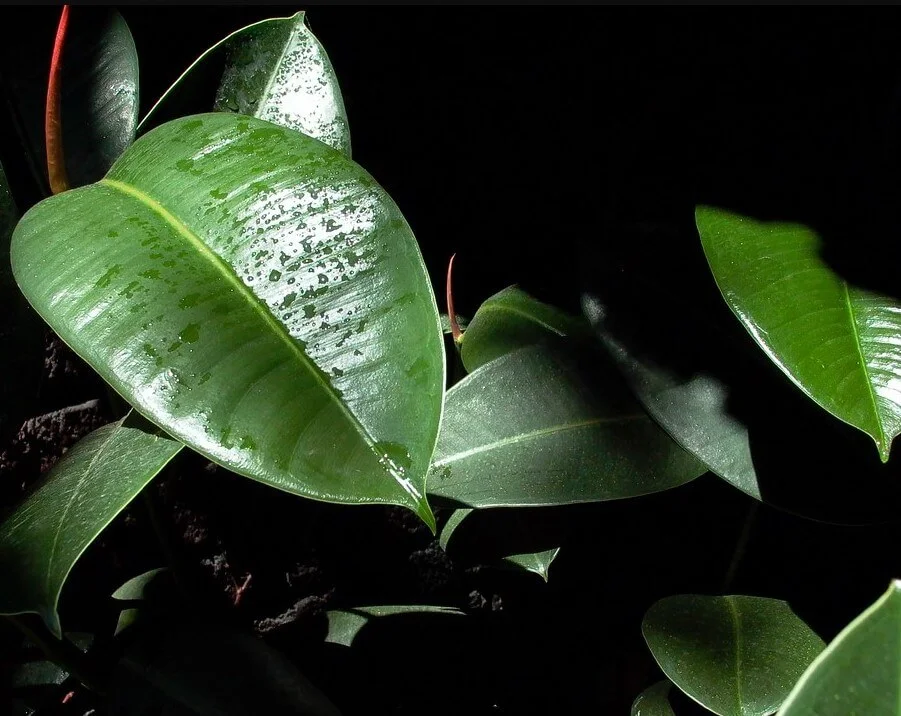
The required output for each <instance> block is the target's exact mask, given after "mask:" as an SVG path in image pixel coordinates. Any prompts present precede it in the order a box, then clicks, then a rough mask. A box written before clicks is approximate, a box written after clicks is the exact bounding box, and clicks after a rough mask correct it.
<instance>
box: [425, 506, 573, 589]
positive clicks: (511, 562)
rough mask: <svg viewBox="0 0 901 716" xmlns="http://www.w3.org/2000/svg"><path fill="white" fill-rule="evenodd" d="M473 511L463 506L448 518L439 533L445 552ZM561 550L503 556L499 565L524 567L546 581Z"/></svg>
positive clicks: (516, 567)
mask: <svg viewBox="0 0 901 716" xmlns="http://www.w3.org/2000/svg"><path fill="white" fill-rule="evenodd" d="M472 512H473V510H472V509H468V508H463V509H459V510H454V511H453V512H452V513H451V515H450V517H448V518H447V522H445V523H444V527H442V528H441V532H440V533H439V534H438V544H439V545H441V549H443V550H444V551H445V552H446V551H447V545H448V543H449V542H450V539H451V537H452V536H453V534H454V532H456V531H457V528H458V527H460V525H461V524H463V521H464V520H465V519H466V518H467V517H468V516H469V515H471V514H472ZM559 552H560V548H559V547H555V548H553V549H548V550H542V551H540V552H523V553H522V554H511V555H508V556H505V557H501V564H500V565H499V566H502V567H512V568H514V569H524V570H526V571H527V572H532V573H533V574H537V575H538V576H539V577H541V578H542V579H543V580H544V581H545V582H546V581H547V580H548V570H549V569H550V566H551V563H552V562H553V561H554V560H555V559H556V558H557V554H558V553H559Z"/></svg>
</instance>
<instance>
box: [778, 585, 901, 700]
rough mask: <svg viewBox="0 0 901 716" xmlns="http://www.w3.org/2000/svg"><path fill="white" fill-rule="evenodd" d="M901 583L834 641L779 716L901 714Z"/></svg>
mask: <svg viewBox="0 0 901 716" xmlns="http://www.w3.org/2000/svg"><path fill="white" fill-rule="evenodd" d="M899 634H901V581H898V580H895V581H894V582H892V584H891V586H890V587H889V589H888V591H887V592H886V593H885V594H883V595H882V597H880V598H879V600H878V601H876V602H875V603H874V604H872V605H871V606H870V607H868V608H867V609H866V610H865V611H864V612H863V613H861V614H860V615H859V616H858V617H857V618H856V619H854V621H852V622H851V623H850V624H849V625H848V626H847V627H845V628H844V629H843V630H842V632H841V633H840V634H839V635H838V636H837V637H836V638H835V639H834V640H833V641H832V642H831V643H830V644H829V646H828V647H826V649H825V650H824V651H823V653H821V654H820V655H819V656H818V657H817V658H816V659H815V660H814V662H813V663H812V664H811V665H810V667H809V668H808V669H807V671H805V672H804V675H803V676H802V677H801V678H800V679H799V680H798V682H797V684H795V687H794V688H793V689H792V692H791V694H790V695H789V697H788V698H787V699H786V700H785V703H784V704H783V706H782V710H781V711H780V712H779V713H780V716H808V715H809V714H815V715H816V716H847V715H848V714H861V715H863V714H866V716H899V714H901V640H899V638H898V635H899Z"/></svg>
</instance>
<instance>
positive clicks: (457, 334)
mask: <svg viewBox="0 0 901 716" xmlns="http://www.w3.org/2000/svg"><path fill="white" fill-rule="evenodd" d="M456 256H457V254H454V255H453V256H451V257H450V261H449V262H448V264H447V317H448V320H450V327H451V335H452V336H453V337H454V343H459V342H460V339H461V338H463V331H461V330H460V324H459V323H457V314H456V313H455V312H454V290H453V274H454V259H455V258H456Z"/></svg>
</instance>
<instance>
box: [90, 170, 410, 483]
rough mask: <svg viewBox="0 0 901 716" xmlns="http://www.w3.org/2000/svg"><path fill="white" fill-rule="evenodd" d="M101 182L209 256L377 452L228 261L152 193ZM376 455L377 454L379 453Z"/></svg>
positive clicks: (390, 471) (112, 181)
mask: <svg viewBox="0 0 901 716" xmlns="http://www.w3.org/2000/svg"><path fill="white" fill-rule="evenodd" d="M99 183H100V184H103V185H104V186H107V187H110V188H111V189H113V190H116V191H119V192H121V193H123V194H125V195H127V196H130V197H131V198H133V199H135V200H136V201H138V202H140V203H141V204H143V205H144V206H146V207H147V208H148V209H149V210H150V211H152V212H154V213H155V214H157V215H158V216H159V217H160V218H161V219H162V220H163V221H165V222H166V223H167V224H169V225H170V226H171V227H172V229H173V230H175V232H176V233H178V234H179V235H180V236H182V237H183V238H184V239H186V240H187V241H188V242H189V243H190V244H191V245H192V246H193V247H194V248H195V249H196V250H197V251H198V252H199V253H200V255H201V256H203V257H204V258H206V259H207V260H208V261H209V262H210V263H211V264H212V265H213V266H214V267H215V268H216V269H217V270H218V271H219V272H220V273H221V274H222V276H223V277H224V278H225V279H226V280H227V281H228V282H229V283H230V284H231V285H232V286H233V287H234V288H235V289H237V291H238V295H239V296H241V297H242V298H244V299H245V301H247V303H248V304H249V305H250V307H251V308H252V309H253V310H254V311H256V312H257V313H258V314H259V315H260V317H261V318H262V319H263V321H264V322H265V323H266V325H267V326H269V328H271V329H272V331H273V333H274V334H275V335H276V336H278V337H279V339H280V340H281V341H282V342H283V343H284V344H285V345H286V346H287V347H288V349H289V350H290V351H291V352H292V353H293V354H294V355H295V356H296V357H297V358H298V359H299V360H300V362H301V363H302V364H303V365H304V366H306V367H307V369H308V371H309V372H310V373H312V375H313V376H314V378H315V379H316V382H317V383H319V385H320V386H321V387H322V389H323V390H324V391H325V392H326V394H327V395H328V396H329V397H330V398H331V399H332V400H333V401H334V402H335V403H336V404H337V406H338V408H339V409H340V411H341V413H342V414H343V415H344V417H345V418H346V419H347V421H348V422H349V423H350V424H351V426H352V427H353V428H354V430H355V431H356V432H357V434H358V435H359V436H360V437H361V438H362V439H363V441H364V442H365V443H366V445H367V447H368V448H369V449H370V450H371V451H372V452H373V454H376V449H375V444H376V441H375V439H374V438H373V437H372V436H371V435H370V434H369V431H368V430H367V429H366V428H365V427H364V426H363V424H362V423H361V422H360V421H359V419H358V418H357V416H356V415H354V414H353V413H352V412H351V411H350V410H349V408H348V407H347V405H346V404H345V403H344V401H342V400H341V398H340V396H339V395H338V393H337V392H336V390H335V388H334V386H333V385H332V384H331V383H330V382H328V381H327V380H325V379H323V375H322V371H321V370H320V368H319V366H317V365H316V364H315V363H314V362H313V361H312V359H311V358H310V357H309V356H308V355H307V354H306V353H305V352H304V351H303V350H302V349H301V348H300V346H299V345H298V344H297V342H296V341H295V339H294V338H293V337H292V336H291V334H290V333H288V331H287V330H286V329H285V327H284V326H283V325H282V324H281V323H279V321H278V319H276V318H275V316H273V315H272V313H271V312H270V311H269V308H268V307H267V306H265V305H264V304H263V303H262V302H261V301H260V299H259V298H257V296H256V294H254V293H253V292H252V291H251V290H250V289H249V288H248V287H247V286H246V285H245V284H244V282H243V281H241V279H240V278H238V275H237V274H236V273H235V272H234V270H233V269H232V268H231V267H230V266H229V265H228V264H227V263H226V262H225V261H223V260H222V259H221V258H220V257H219V256H217V255H216V254H215V253H214V252H213V251H212V250H211V249H210V248H209V247H208V246H207V245H206V244H205V243H204V242H203V240H201V238H200V237H199V236H198V235H197V234H196V233H194V232H193V231H192V230H191V229H190V228H189V227H188V226H187V225H186V224H185V223H184V222H182V221H181V220H180V219H178V217H176V216H175V215H173V214H172V213H171V212H170V211H169V210H168V209H166V207H164V206H163V205H162V204H161V203H160V202H158V201H157V200H156V199H154V198H153V197H151V196H150V195H149V194H146V193H145V192H143V191H141V190H140V189H138V188H137V187H134V186H132V185H130V184H127V183H125V182H122V181H119V180H117V179H109V178H104V179H101V180H100V182H99ZM376 457H378V456H377V455H376ZM386 471H387V472H388V474H390V475H391V476H392V477H393V478H394V479H395V480H397V481H398V483H400V484H401V485H402V486H404V487H405V489H407V488H406V485H405V483H406V482H407V480H406V478H404V477H403V476H402V475H399V474H396V472H395V471H394V469H393V468H390V467H386Z"/></svg>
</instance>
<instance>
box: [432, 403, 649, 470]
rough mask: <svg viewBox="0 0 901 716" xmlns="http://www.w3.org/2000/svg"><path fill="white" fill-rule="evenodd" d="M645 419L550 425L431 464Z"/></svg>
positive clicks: (627, 417)
mask: <svg viewBox="0 0 901 716" xmlns="http://www.w3.org/2000/svg"><path fill="white" fill-rule="evenodd" d="M645 417H647V415H646V414H644V413H640V414H635V415H618V416H616V417H615V418H591V419H590V420H582V421H580V422H578V423H565V424H563V425H551V426H550V427H547V428H539V429H538V430H532V431H529V432H527V433H518V434H516V435H511V436H510V437H506V438H501V439H500V440H495V441H494V442H490V443H485V444H484V445H479V446H477V447H474V448H470V449H469V450H464V451H463V452H458V453H454V454H452V455H448V456H447V457H443V458H441V459H439V460H436V461H435V462H433V463H432V467H444V466H445V465H450V464H451V463H454V462H457V461H459V460H465V459H466V458H468V457H472V456H473V455H479V454H481V453H483V452H489V451H491V450H499V449H501V448H504V447H507V446H508V445H516V444H517V443H521V442H525V441H527V440H533V439H536V438H541V437H546V436H548V435H556V434H558V433H565V432H568V431H570V430H579V429H581V428H588V427H592V426H594V425H606V424H610V423H624V422H629V421H632V420H638V419H640V418H645Z"/></svg>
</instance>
